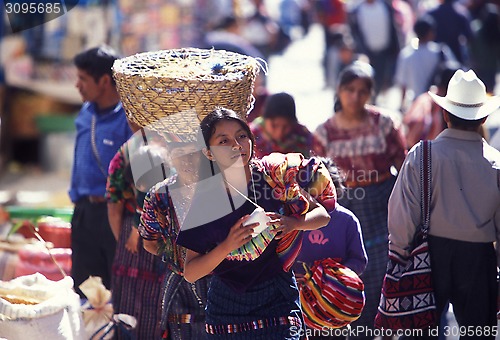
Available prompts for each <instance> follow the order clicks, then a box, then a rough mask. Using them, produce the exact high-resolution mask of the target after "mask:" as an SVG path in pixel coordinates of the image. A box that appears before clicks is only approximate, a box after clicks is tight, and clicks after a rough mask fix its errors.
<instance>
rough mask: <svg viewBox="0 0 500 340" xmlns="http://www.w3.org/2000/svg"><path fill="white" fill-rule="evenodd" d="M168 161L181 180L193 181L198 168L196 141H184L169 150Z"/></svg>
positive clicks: (198, 153)
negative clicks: (181, 144) (182, 143)
mask: <svg viewBox="0 0 500 340" xmlns="http://www.w3.org/2000/svg"><path fill="white" fill-rule="evenodd" d="M169 155H170V162H171V163H172V165H173V167H174V168H175V169H176V171H177V175H178V176H180V177H182V178H183V180H188V181H191V182H194V181H196V180H197V178H196V176H197V173H198V170H199V168H200V150H199V148H198V146H197V145H196V143H186V145H183V146H176V147H174V148H172V150H170V153H169Z"/></svg>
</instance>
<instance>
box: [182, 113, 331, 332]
mask: <svg viewBox="0 0 500 340" xmlns="http://www.w3.org/2000/svg"><path fill="white" fill-rule="evenodd" d="M201 131H202V134H203V139H204V143H205V147H204V149H203V152H204V154H205V156H206V157H207V158H208V159H209V160H210V165H211V167H212V174H213V175H215V174H217V176H212V178H211V181H212V184H211V187H210V190H206V189H205V190H204V188H203V185H202V184H203V183H202V182H200V183H199V184H198V186H197V189H196V191H195V195H194V198H193V201H192V204H191V210H190V213H189V214H188V216H187V217H186V222H185V224H184V225H183V227H182V229H181V232H180V233H179V236H178V238H177V243H178V244H179V245H182V246H184V247H186V248H187V251H186V261H185V264H184V277H185V279H186V280H187V281H189V282H196V281H197V280H199V279H201V278H203V277H205V276H206V275H208V274H210V273H212V274H213V276H212V280H211V282H210V289H209V291H208V296H207V308H206V323H207V325H206V329H207V333H208V335H209V337H221V338H226V337H230V338H232V339H233V338H234V339H256V338H262V339H284V338H287V339H299V336H300V330H301V327H302V322H301V316H300V308H299V305H298V297H299V296H298V290H297V286H296V283H295V279H294V277H293V274H292V273H291V272H289V271H285V270H284V267H283V263H282V262H281V261H280V257H279V256H278V252H277V248H278V246H279V244H280V240H283V239H284V238H286V237H287V236H286V235H287V234H289V233H294V232H296V231H297V230H305V229H317V228H319V227H322V226H324V225H325V224H327V223H328V221H329V215H328V212H327V210H326V209H325V208H324V207H323V206H322V205H320V204H319V203H317V201H316V200H315V199H314V198H312V197H311V196H310V195H309V194H307V193H306V192H305V191H303V190H301V189H299V188H298V184H297V185H295V186H290V187H289V188H291V187H293V190H294V191H293V190H290V191H288V192H287V191H286V189H283V188H284V186H279V185H278V184H279V183H277V181H276V180H277V177H275V176H274V175H276V174H277V173H278V171H277V170H278V168H279V167H280V164H276V163H274V164H273V165H275V166H277V167H275V168H274V173H270V172H268V171H266V168H267V169H268V170H269V169H270V167H269V166H268V165H269V164H267V165H266V164H265V163H266V161H265V160H263V161H259V162H258V161H255V160H252V155H253V145H254V143H253V136H252V134H251V132H250V129H249V127H248V125H247V124H246V122H245V121H244V120H243V119H242V118H240V117H239V116H238V115H237V114H236V113H235V112H233V111H231V110H227V109H216V110H215V111H213V112H211V113H210V114H208V115H207V116H206V117H205V118H204V119H203V120H202V122H201ZM280 155H281V154H280ZM281 156H282V157H281V159H282V160H283V161H286V160H287V158H286V157H285V155H281ZM278 158H279V157H278ZM270 161H272V160H270ZM269 163H272V162H269ZM283 164H284V163H283ZM289 165H290V164H289ZM299 165H300V163H299ZM280 169H281V170H287V168H280ZM281 177H282V178H285V177H286V176H283V174H282V176H281ZM270 178H274V180H271V179H270ZM273 188H274V189H273ZM282 189H283V190H282ZM324 189H325V190H322V192H323V193H329V194H330V196H328V198H330V202H332V203H333V204H334V201H335V194H334V188H333V185H332V184H331V181H328V182H327V183H325V186H324ZM208 192H209V193H210V194H209V195H206V194H207V193H208ZM243 192H244V193H246V194H243ZM284 195H285V196H287V197H288V198H290V197H292V196H293V197H294V198H296V200H295V201H294V203H296V204H297V206H300V207H301V208H302V211H300V210H296V211H300V212H303V214H302V215H298V216H296V217H292V216H284V215H283V212H284V210H283V208H284V200H283V201H281V200H279V199H278V198H279V197H282V198H283V197H285V196H284ZM325 195H326V194H325ZM242 196H246V197H243V198H242ZM217 197H219V199H216V198H217ZM225 203H227V204H228V205H229V206H230V208H229V209H227V207H226V206H225ZM256 205H257V206H259V207H262V208H263V209H264V210H265V211H266V212H267V213H266V218H265V219H264V220H265V221H268V223H267V225H266V227H267V226H269V228H267V229H265V230H264V231H262V232H261V233H260V234H258V235H256V237H252V234H254V235H255V234H257V227H261V224H259V222H257V223H250V224H247V223H246V222H247V221H248V220H249V214H250V213H252V211H253V210H254V209H255V206H256ZM197 210H203V214H205V215H203V216H205V222H202V223H200V224H199V225H196V223H190V222H189V221H190V220H196V216H194V217H190V215H191V214H192V213H193V214H194V215H198V214H197ZM217 213H219V214H217ZM209 215H210V216H209ZM265 221H264V222H263V223H264V224H265ZM252 244H253V245H254V246H252Z"/></svg>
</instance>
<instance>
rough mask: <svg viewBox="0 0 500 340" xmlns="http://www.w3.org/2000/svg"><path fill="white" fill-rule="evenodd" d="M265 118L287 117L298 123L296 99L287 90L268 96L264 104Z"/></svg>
mask: <svg viewBox="0 0 500 340" xmlns="http://www.w3.org/2000/svg"><path fill="white" fill-rule="evenodd" d="M263 117H264V119H273V118H278V117H281V118H285V119H288V120H290V121H292V122H294V123H296V122H297V121H298V120H297V115H296V109H295V100H294V99H293V97H292V96H291V95H289V94H288V93H285V92H281V93H275V94H272V95H270V96H269V97H267V99H266V102H265V104H264V114H263Z"/></svg>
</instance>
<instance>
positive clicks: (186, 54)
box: [112, 47, 260, 81]
mask: <svg viewBox="0 0 500 340" xmlns="http://www.w3.org/2000/svg"><path fill="white" fill-rule="evenodd" d="M155 58H157V59H163V60H164V61H167V62H168V61H169V59H168V58H170V61H171V62H168V63H163V64H162V65H158V63H156V62H155V61H156V60H154V59H155ZM218 63H219V64H220V65H221V67H222V68H223V67H225V66H227V68H226V69H225V73H213V67H217V66H218V65H217V64H218ZM134 64H135V65H140V66H139V68H138V67H132V66H133V65H134ZM210 64H211V65H212V68H206V67H205V68H204V69H202V68H201V67H200V66H207V65H210ZM259 65H260V64H259V62H258V60H257V59H256V58H254V57H251V56H248V55H244V54H240V53H236V52H232V51H227V50H216V49H200V48H194V47H189V48H178V49H168V50H156V51H147V52H141V53H136V54H133V55H131V56H128V57H124V58H120V59H117V60H115V62H114V64H113V67H112V70H113V74H114V76H115V77H118V76H120V77H121V76H125V77H126V76H132V77H137V76H140V77H151V78H170V79H177V80H179V81H183V80H188V81H189V80H194V81H207V80H211V81H227V80H233V79H234V78H235V77H234V76H235V75H236V74H245V73H248V72H254V73H257V72H259V69H260V68H259ZM179 66H182V67H183V68H184V69H187V68H188V67H189V69H191V70H192V71H194V70H195V69H196V68H197V69H198V71H200V72H198V73H197V74H195V73H192V74H188V75H185V74H182V73H178V74H175V75H173V74H168V73H169V71H171V72H172V71H174V70H176V68H177V69H179ZM209 70H210V71H211V72H210V73H208V72H207V71H209ZM162 71H163V72H166V74H160V72H162ZM201 71H204V72H201ZM245 71H246V72H245ZM227 75H230V76H233V77H228V76H227ZM234 80H235V81H238V80H239V79H234Z"/></svg>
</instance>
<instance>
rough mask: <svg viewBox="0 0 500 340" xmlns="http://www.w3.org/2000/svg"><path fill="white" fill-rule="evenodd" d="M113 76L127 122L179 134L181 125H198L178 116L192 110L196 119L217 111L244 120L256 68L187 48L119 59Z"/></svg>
mask: <svg viewBox="0 0 500 340" xmlns="http://www.w3.org/2000/svg"><path fill="white" fill-rule="evenodd" d="M113 71H114V79H115V81H116V85H117V90H118V93H119V94H120V97H121V100H122V103H123V107H124V109H125V111H126V113H127V116H128V118H129V119H130V120H131V121H133V122H135V123H137V124H138V125H140V126H143V127H144V126H151V127H152V128H153V129H155V130H162V131H165V130H167V129H168V130H172V128H175V129H176V130H177V129H180V131H179V130H177V131H179V132H182V129H183V126H185V125H186V124H187V125H191V124H193V123H196V124H198V123H199V121H198V122H193V121H192V118H193V116H192V115H187V116H186V117H184V115H182V114H181V115H179V113H182V112H186V111H192V110H193V109H194V110H195V112H196V114H197V116H198V119H199V120H201V119H203V117H204V116H206V115H207V114H208V113H210V112H211V111H213V110H214V109H215V108H216V107H219V106H220V107H225V108H228V109H231V110H233V111H235V112H236V113H237V114H239V115H240V116H242V117H244V118H246V115H247V113H248V112H249V111H250V110H251V108H252V107H253V96H252V91H253V86H254V82H255V77H256V76H257V73H258V71H259V63H258V62H257V60H256V59H254V58H252V57H248V56H245V55H241V54H238V53H233V52H227V51H217V50H202V49H195V48H189V49H177V50H163V51H155V52H146V53H140V54H136V55H133V56H130V57H127V58H123V59H119V60H117V61H116V62H115V64H114V66H113ZM170 115H176V118H175V120H174V119H169V120H168V119H167V120H163V118H165V117H168V116H170ZM183 120H184V121H183ZM172 124H175V126H172Z"/></svg>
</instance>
